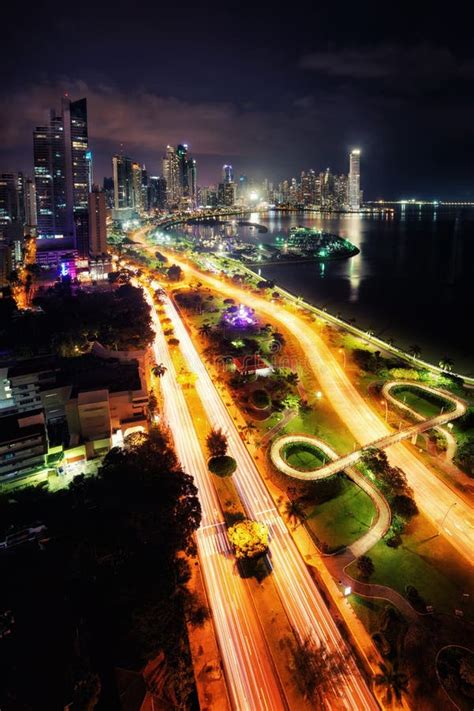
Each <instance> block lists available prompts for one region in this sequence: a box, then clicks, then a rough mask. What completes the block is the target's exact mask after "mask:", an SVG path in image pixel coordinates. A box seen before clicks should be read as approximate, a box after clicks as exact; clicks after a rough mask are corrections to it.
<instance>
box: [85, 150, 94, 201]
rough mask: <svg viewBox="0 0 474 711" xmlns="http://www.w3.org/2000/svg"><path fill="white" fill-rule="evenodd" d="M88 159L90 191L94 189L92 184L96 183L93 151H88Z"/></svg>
mask: <svg viewBox="0 0 474 711" xmlns="http://www.w3.org/2000/svg"><path fill="white" fill-rule="evenodd" d="M86 161H87V185H88V190H89V192H91V191H92V186H93V185H94V170H93V165H92V151H90V150H89V151H86Z"/></svg>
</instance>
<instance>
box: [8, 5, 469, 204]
mask: <svg viewBox="0 0 474 711" xmlns="http://www.w3.org/2000/svg"><path fill="white" fill-rule="evenodd" d="M328 5H330V6H331V7H334V9H333V10H331V11H330V10H324V9H322V7H321V5H320V4H319V3H312V4H307V5H306V4H304V3H298V2H296V3H285V5H284V6H283V9H278V7H277V3H272V4H268V5H266V6H265V7H257V8H255V7H251V6H250V5H247V4H242V3H240V4H237V3H232V2H221V3H219V4H213V3H206V4H205V5H204V4H202V5H201V6H199V5H192V6H189V7H188V6H183V5H180V4H179V3H169V5H168V4H165V3H154V4H153V6H152V7H147V6H146V5H145V4H144V3H143V4H142V3H140V2H127V3H114V4H113V5H108V4H107V5H105V6H104V4H103V3H100V2H95V3H86V2H75V3H58V2H56V3H54V4H53V3H49V2H45V3H41V6H40V5H39V4H37V5H36V7H33V9H32V10H31V11H30V10H26V5H25V4H24V3H19V2H17V3H8V4H7V6H6V7H5V8H4V9H3V10H2V40H3V41H2V56H3V61H4V62H5V60H6V61H7V63H6V65H5V64H4V66H3V69H4V70H5V69H7V71H4V72H3V74H4V78H3V80H2V83H1V87H0V128H1V136H2V140H1V143H0V172H8V171H15V170H24V171H25V172H27V173H28V174H31V173H32V138H31V132H32V130H33V128H34V126H35V125H37V124H41V123H42V121H43V120H44V119H45V117H46V113H47V109H48V108H49V107H50V106H55V105H56V106H59V101H60V96H61V94H62V93H63V92H64V91H68V93H69V95H70V96H71V98H73V99H76V98H80V97H82V96H86V97H87V99H88V102H89V132H90V142H91V146H92V149H93V151H94V160H95V179H96V180H98V181H101V180H102V177H103V176H104V175H110V174H111V167H110V163H111V156H112V154H113V153H114V152H117V151H120V145H121V144H123V145H124V152H125V153H126V154H128V155H129V156H130V157H131V158H132V159H135V160H138V161H141V162H143V163H145V164H146V165H147V168H148V169H149V171H150V173H151V174H160V173H161V156H162V154H163V148H164V146H165V145H166V144H167V143H173V144H176V143H180V142H184V143H188V144H190V146H191V150H192V153H193V155H194V156H195V157H196V158H197V160H198V182H199V183H200V184H207V183H209V182H217V181H218V179H219V174H220V167H221V165H222V164H223V163H227V162H230V163H232V164H233V165H234V169H235V173H236V174H237V175H238V174H241V173H245V174H247V175H248V176H249V177H254V178H258V179H260V178H263V177H268V178H269V179H270V180H274V181H279V180H281V179H283V178H285V177H292V176H298V175H299V173H300V171H301V170H303V169H309V168H314V169H315V170H322V169H325V168H326V167H327V166H330V167H331V169H332V170H333V171H335V172H347V170H348V165H347V163H348V161H347V153H348V151H349V149H350V148H351V147H360V148H361V149H362V152H363V159H362V169H361V172H362V188H363V189H364V195H365V198H367V199H376V198H379V197H386V198H397V199H398V198H402V197H410V196H417V197H427V198H432V197H436V198H440V199H443V198H444V199H448V198H454V197H459V198H471V199H474V186H473V164H474V98H473V97H474V87H473V77H474V44H473V42H472V25H471V23H470V22H469V21H468V18H467V17H463V16H462V13H461V12H460V11H459V8H456V10H455V11H454V9H453V12H452V13H450V14H449V15H447V14H445V12H443V13H440V14H437V13H436V10H435V9H434V8H435V6H434V5H431V9H430V10H429V11H427V12H422V11H421V10H420V11H419V12H418V11H415V10H413V9H409V10H408V9H406V10H405V9H404V8H403V7H402V6H400V5H399V4H387V7H389V8H390V12H389V11H388V9H385V10H383V6H382V5H377V6H376V7H377V8H378V9H377V10H373V11H370V12H369V11H367V10H366V11H364V9H363V8H362V5H361V4H359V3H353V7H354V12H353V13H352V14H351V12H350V11H348V10H347V9H345V4H344V3H328ZM413 5H414V4H413ZM417 12H418V14H417Z"/></svg>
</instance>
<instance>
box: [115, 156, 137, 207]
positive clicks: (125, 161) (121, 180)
mask: <svg viewBox="0 0 474 711" xmlns="http://www.w3.org/2000/svg"><path fill="white" fill-rule="evenodd" d="M112 171H113V183H114V208H115V209H116V210H122V209H124V208H132V207H133V173H132V161H131V160H130V158H127V156H121V155H115V156H113V158H112Z"/></svg>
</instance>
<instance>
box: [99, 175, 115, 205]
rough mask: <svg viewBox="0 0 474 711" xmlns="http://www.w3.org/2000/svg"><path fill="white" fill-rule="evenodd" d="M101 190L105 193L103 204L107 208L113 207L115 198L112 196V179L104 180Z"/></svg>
mask: <svg viewBox="0 0 474 711" xmlns="http://www.w3.org/2000/svg"><path fill="white" fill-rule="evenodd" d="M102 189H103V191H104V193H105V202H106V205H107V207H108V208H113V207H115V202H114V200H115V196H114V179H113V178H104V180H103V183H102Z"/></svg>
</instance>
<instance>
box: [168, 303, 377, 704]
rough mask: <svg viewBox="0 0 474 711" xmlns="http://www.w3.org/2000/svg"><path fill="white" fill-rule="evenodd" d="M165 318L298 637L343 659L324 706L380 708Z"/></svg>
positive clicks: (194, 358) (238, 442)
mask: <svg viewBox="0 0 474 711" xmlns="http://www.w3.org/2000/svg"><path fill="white" fill-rule="evenodd" d="M163 304H164V307H165V312H166V316H167V317H168V318H169V319H170V320H171V323H172V325H173V328H174V334H175V336H176V338H177V339H178V340H179V347H180V349H181V352H182V354H183V356H184V357H185V359H186V361H187V365H188V367H189V369H190V370H191V372H193V373H194V374H195V375H196V389H197V392H198V394H199V396H200V398H201V401H202V404H203V407H204V408H205V410H206V413H207V416H208V418H209V422H210V424H211V425H212V426H213V427H221V428H222V429H223V430H224V431H225V433H226V435H227V438H228V443H229V453H230V454H231V456H233V457H234V458H235V459H236V461H237V470H236V472H235V474H234V475H233V478H234V483H235V485H236V488H237V490H238V493H239V496H240V498H241V500H242V503H243V505H244V508H245V509H246V511H247V514H248V515H249V517H251V518H252V519H255V520H258V521H262V522H263V523H265V524H266V525H267V526H268V528H269V532H270V554H269V556H270V561H271V565H272V568H273V576H274V581H275V584H276V586H277V589H278V593H279V595H280V599H281V602H282V604H283V607H284V608H285V611H286V613H287V616H288V619H289V620H290V622H291V624H292V626H293V629H294V631H295V633H296V635H297V636H298V637H299V639H300V640H301V641H304V640H305V639H306V638H307V637H308V635H309V636H310V637H311V638H312V639H313V641H314V643H315V644H316V645H318V646H319V645H320V644H324V645H325V646H326V648H327V649H328V650H331V651H336V652H337V653H338V654H339V659H340V664H341V668H342V676H341V678H339V679H337V680H335V681H334V682H333V683H332V685H331V695H330V698H327V699H326V700H325V706H326V707H327V708H332V709H347V711H349V710H350V711H353V710H354V709H357V711H364V710H369V709H377V708H378V705H377V703H376V702H375V700H374V698H373V696H372V694H371V692H370V690H369V688H368V686H367V684H366V683H365V680H364V678H363V677H362V675H361V674H360V672H359V670H358V669H357V666H356V663H355V660H354V658H353V656H352V654H351V653H350V651H349V649H348V648H347V646H346V644H345V643H344V641H343V639H342V637H341V634H340V632H339V630H338V628H337V625H336V624H335V622H334V620H333V618H332V616H331V613H330V612H329V610H328V608H327V607H326V605H325V603H324V601H323V599H322V597H321V595H320V593H319V591H318V589H317V587H316V586H315V584H314V582H313V580H312V579H311V576H310V575H309V572H308V570H307V567H306V565H305V563H304V562H303V560H302V558H301V556H300V554H299V552H298V550H297V548H296V545H295V543H294V542H293V539H292V538H291V536H290V534H289V532H288V529H287V527H286V525H285V524H284V522H283V519H282V518H281V516H280V514H279V512H278V510H277V509H276V507H275V505H274V503H273V499H272V498H271V495H270V494H269V492H268V490H267V489H266V487H265V485H264V484H263V482H262V479H261V476H260V473H259V471H258V469H257V467H256V465H255V463H254V461H253V459H252V457H251V456H250V454H249V452H248V450H247V448H246V447H245V445H244V443H243V441H242V439H241V437H240V434H239V432H238V430H237V427H236V426H235V423H234V421H233V419H232V416H231V414H230V412H229V410H228V408H227V407H226V406H225V404H224V403H223V401H222V399H221V397H220V395H219V393H218V391H217V389H216V388H215V386H214V383H213V382H212V379H211V377H210V376H209V373H208V372H207V370H206V368H205V366H204V364H203V362H202V360H201V358H200V356H199V354H198V352H197V350H196V348H195V347H194V344H193V342H192V340H191V337H190V336H189V333H188V331H187V330H186V327H185V326H184V324H183V322H182V320H181V318H180V316H179V314H178V312H177V310H176V308H175V306H174V304H173V303H172V301H171V299H170V298H169V297H165V298H164V299H163Z"/></svg>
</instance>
